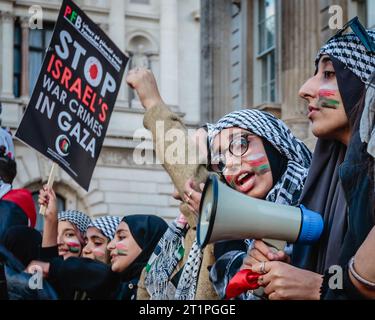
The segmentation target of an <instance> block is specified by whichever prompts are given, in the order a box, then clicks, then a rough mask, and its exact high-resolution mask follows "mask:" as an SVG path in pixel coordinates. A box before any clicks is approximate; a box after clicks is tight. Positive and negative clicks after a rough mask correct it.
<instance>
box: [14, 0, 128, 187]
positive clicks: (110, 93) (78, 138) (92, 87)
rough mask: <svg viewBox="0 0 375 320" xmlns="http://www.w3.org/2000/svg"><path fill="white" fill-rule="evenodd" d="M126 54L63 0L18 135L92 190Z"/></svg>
mask: <svg viewBox="0 0 375 320" xmlns="http://www.w3.org/2000/svg"><path fill="white" fill-rule="evenodd" d="M127 61H128V58H127V57H126V56H125V55H124V54H123V53H122V52H121V51H120V49H118V48H117V47H116V45H115V44H114V43H113V42H112V41H111V39H109V38H108V36H106V34H105V33H104V32H103V31H102V30H100V28H99V27H98V26H97V25H96V24H95V23H94V22H93V21H92V20H90V18H88V16H87V15H86V14H85V13H83V12H82V10H80V9H79V8H78V7H77V5H76V4H74V3H73V2H72V1H70V0H64V1H63V3H62V7H61V9H60V13H59V16H58V19H57V22H56V25H55V29H54V32H53V35H52V39H51V43H50V45H49V49H48V50H47V53H46V56H45V58H44V61H43V65H42V68H41V71H40V74H39V77H38V80H37V83H36V85H35V89H34V91H33V94H32V96H31V99H30V102H29V105H28V107H27V109H26V112H25V114H24V116H23V118H22V121H21V124H20V126H19V128H18V130H17V132H16V137H17V138H19V139H20V140H22V141H23V142H25V143H26V144H28V145H29V146H31V147H33V148H35V149H36V150H38V151H39V152H41V153H42V154H43V155H45V156H46V157H48V158H49V159H51V160H53V161H54V162H56V163H58V164H59V165H60V167H61V168H62V169H64V170H65V171H66V172H67V173H68V174H69V175H70V176H71V177H72V178H73V179H74V180H75V181H77V183H79V184H80V185H81V186H82V187H83V188H84V189H86V190H88V188H89V185H90V180H91V177H92V174H93V171H94V168H95V165H96V161H97V159H98V157H99V153H100V150H101V148H102V145H103V141H104V137H105V135H106V131H107V128H108V123H109V119H110V117H111V114H112V111H113V108H114V105H115V102H116V97H117V94H118V91H119V88H120V85H121V81H122V77H123V74H124V70H125V66H126V64H127Z"/></svg>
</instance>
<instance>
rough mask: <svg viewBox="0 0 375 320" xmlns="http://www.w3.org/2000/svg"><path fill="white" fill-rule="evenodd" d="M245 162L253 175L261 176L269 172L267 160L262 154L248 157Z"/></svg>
mask: <svg viewBox="0 0 375 320" xmlns="http://www.w3.org/2000/svg"><path fill="white" fill-rule="evenodd" d="M247 160H248V161H249V164H250V166H251V167H252V168H253V169H254V171H255V173H256V174H258V175H263V174H266V173H267V172H270V171H271V168H270V164H269V162H268V159H267V157H266V155H265V154H263V153H257V154H253V155H250V156H249V157H248V158H247Z"/></svg>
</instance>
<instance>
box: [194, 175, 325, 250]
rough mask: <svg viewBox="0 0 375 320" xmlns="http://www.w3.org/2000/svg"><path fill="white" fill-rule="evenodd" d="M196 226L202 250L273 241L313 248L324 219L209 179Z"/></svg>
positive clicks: (311, 212)
mask: <svg viewBox="0 0 375 320" xmlns="http://www.w3.org/2000/svg"><path fill="white" fill-rule="evenodd" d="M199 211H200V217H199V220H198V226H197V241H198V244H199V246H200V247H201V248H203V247H205V246H206V245H207V244H209V243H213V242H217V241H222V240H240V239H272V240H283V241H287V242H289V243H295V242H298V243H302V244H310V243H314V242H316V241H318V240H319V238H320V236H321V234H322V231H323V219H322V216H321V215H320V214H319V213H316V212H314V211H311V210H308V209H306V208H305V207H304V206H302V205H301V206H299V207H292V206H286V205H280V204H276V203H273V202H269V201H264V200H259V199H255V198H252V197H249V196H248V195H244V194H242V193H240V192H238V191H236V190H234V189H232V188H230V187H228V186H227V185H226V184H225V183H222V182H220V181H219V179H218V177H217V176H216V175H210V176H209V177H208V179H207V182H206V185H205V187H204V190H203V194H202V200H201V203H200V210H199Z"/></svg>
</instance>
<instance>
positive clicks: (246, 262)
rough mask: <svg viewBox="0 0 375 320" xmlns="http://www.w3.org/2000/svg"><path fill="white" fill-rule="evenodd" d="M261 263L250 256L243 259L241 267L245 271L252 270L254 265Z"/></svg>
mask: <svg viewBox="0 0 375 320" xmlns="http://www.w3.org/2000/svg"><path fill="white" fill-rule="evenodd" d="M258 262H259V261H257V260H255V259H254V258H252V257H250V256H248V255H247V256H245V258H244V259H243V261H242V266H241V270H243V269H251V268H252V266H253V264H256V263H258Z"/></svg>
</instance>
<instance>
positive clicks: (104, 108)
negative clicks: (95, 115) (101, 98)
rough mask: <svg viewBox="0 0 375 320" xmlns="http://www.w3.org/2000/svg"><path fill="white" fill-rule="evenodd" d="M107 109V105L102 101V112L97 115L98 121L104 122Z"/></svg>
mask: <svg viewBox="0 0 375 320" xmlns="http://www.w3.org/2000/svg"><path fill="white" fill-rule="evenodd" d="M107 110H108V105H107V104H106V103H105V102H103V104H102V112H101V114H100V115H99V121H100V122H105V120H106V118H107Z"/></svg>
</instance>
